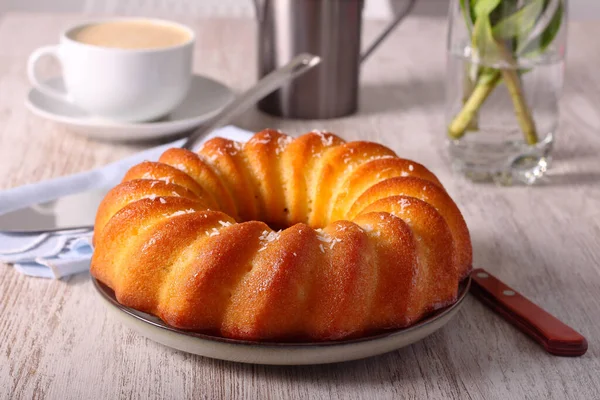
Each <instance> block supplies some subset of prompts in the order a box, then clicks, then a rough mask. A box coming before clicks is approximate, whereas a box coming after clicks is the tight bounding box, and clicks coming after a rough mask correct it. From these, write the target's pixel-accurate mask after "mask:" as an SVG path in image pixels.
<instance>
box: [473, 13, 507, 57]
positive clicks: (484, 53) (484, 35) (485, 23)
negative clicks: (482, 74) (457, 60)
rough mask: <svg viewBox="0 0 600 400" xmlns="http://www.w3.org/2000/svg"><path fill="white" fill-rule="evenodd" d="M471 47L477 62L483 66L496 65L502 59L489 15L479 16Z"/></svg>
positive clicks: (474, 28)
mask: <svg viewBox="0 0 600 400" xmlns="http://www.w3.org/2000/svg"><path fill="white" fill-rule="evenodd" d="M471 47H472V49H473V52H474V53H475V57H476V58H475V61H477V62H479V63H483V64H494V63H495V62H497V61H498V60H499V59H500V54H499V48H498V43H497V42H496V39H494V35H493V34H492V26H491V25H490V19H489V17H488V16H487V15H481V14H480V15H479V16H478V17H477V20H476V21H475V25H474V26H473V33H472V35H471Z"/></svg>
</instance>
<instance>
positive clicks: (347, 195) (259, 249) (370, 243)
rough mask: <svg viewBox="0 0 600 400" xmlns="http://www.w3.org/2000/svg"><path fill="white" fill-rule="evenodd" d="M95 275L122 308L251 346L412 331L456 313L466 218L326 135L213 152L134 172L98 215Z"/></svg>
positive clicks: (401, 174)
mask: <svg viewBox="0 0 600 400" xmlns="http://www.w3.org/2000/svg"><path fill="white" fill-rule="evenodd" d="M94 244H95V251H94V255H93V259H92V265H91V272H92V275H93V276H94V277H96V278H97V279H98V280H99V281H101V282H103V283H104V284H106V285H107V286H109V287H110V288H112V289H113V290H114V291H115V294H116V297H117V300H118V301H119V302H120V303H122V304H123V305H125V306H128V307H132V308H134V309H137V310H140V311H143V312H146V313H150V314H153V315H156V316H158V317H159V318H161V319H162V320H163V321H165V322H166V323H167V324H169V325H171V326H173V327H177V328H181V329H187V330H194V331H202V332H207V333H211V334H216V335H221V336H224V337H228V338H236V339H247V340H310V341H323V340H336V339H343V338H350V337H359V336H363V335H367V334H370V333H374V332H379V331H381V330H384V329H391V328H401V327H406V326H409V325H411V324H413V323H415V322H417V321H418V320H419V319H420V318H422V317H423V316H425V315H426V314H427V313H429V312H431V311H433V310H436V309H438V308H440V307H444V306H447V305H449V304H451V303H453V302H455V301H456V298H457V292H458V284H459V282H460V281H461V280H462V279H463V278H465V277H466V276H467V275H468V273H469V271H470V270H471V257H472V255H471V242H470V238H469V232H468V230H467V226H466V224H465V221H464V220H463V217H462V215H461V213H460V211H459V210H458V208H457V207H456V205H455V204H454V202H453V201H452V199H451V198H450V196H449V195H448V194H447V193H446V191H445V190H444V188H443V187H442V185H441V184H440V182H439V181H438V179H437V178H436V177H435V176H434V175H433V174H432V173H431V172H429V171H428V170H427V169H426V168H425V167H423V166H422V165H420V164H418V163H416V162H414V161H409V160H405V159H402V158H399V157H398V156H396V154H395V153H394V152H393V151H392V150H390V149H389V148H387V147H384V146H382V145H379V144H376V143H370V142H348V143H346V142H344V141H343V140H342V139H340V138H339V137H337V136H335V135H334V134H331V133H320V132H310V133H307V134H305V135H303V136H300V137H298V138H296V139H294V138H292V137H290V136H287V135H285V134H282V133H280V132H277V131H274V130H264V131H262V132H259V133H257V134H256V135H254V136H253V137H252V138H251V139H250V140H249V141H248V142H247V143H245V144H242V143H238V142H234V141H231V140H227V139H223V138H215V139H212V140H210V141H208V142H206V143H205V144H204V146H203V147H202V149H201V150H200V151H199V152H198V153H193V152H190V151H187V150H182V149H177V148H174V149H169V150H167V151H166V152H165V153H164V154H163V155H162V156H161V157H160V159H159V161H158V162H143V163H141V164H139V165H137V166H134V167H133V168H131V169H130V170H129V171H128V173H127V175H126V176H125V178H124V180H123V182H122V183H121V184H119V185H118V186H117V187H115V188H114V189H113V190H112V191H111V192H110V193H109V194H108V195H107V196H106V198H105V199H104V201H103V202H102V204H101V205H100V207H99V209H98V214H97V217H96V225H95V231H94Z"/></svg>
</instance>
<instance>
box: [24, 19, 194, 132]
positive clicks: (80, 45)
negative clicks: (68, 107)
mask: <svg viewBox="0 0 600 400" xmlns="http://www.w3.org/2000/svg"><path fill="white" fill-rule="evenodd" d="M194 39H195V38H194V33H193V32H192V31H191V29H189V28H187V27H185V26H183V25H180V24H177V23H173V22H168V21H163V20H155V19H142V18H133V19H114V20H106V21H98V22H92V23H87V24H83V25H79V26H76V27H73V28H71V29H68V30H67V31H65V32H64V33H63V34H62V35H61V38H60V44H59V45H57V46H48V47H42V48H40V49H37V50H36V51H34V52H33V54H32V55H31V56H30V58H29V62H28V75H29V79H30V80H31V83H32V84H33V85H34V86H35V87H36V88H37V89H38V90H40V91H41V92H42V93H44V94H46V95H48V96H51V97H53V98H55V99H58V100H61V101H66V102H70V103H73V104H75V105H77V106H79V107H80V108H82V109H84V110H86V111H87V112H89V113H90V114H92V115H95V116H98V117H101V118H104V119H110V120H115V121H122V122H141V121H149V120H153V119H157V118H160V117H162V116H164V115H166V114H168V113H169V112H170V111H172V110H173V109H174V108H175V107H177V106H178V105H179V104H180V103H181V102H182V101H183V99H184V98H185V96H186V94H187V91H188V89H189V86H190V83H191V78H192V53H193V46H194ZM46 55H52V56H54V57H56V58H57V59H58V60H59V61H60V64H61V66H62V77H63V80H64V83H65V88H66V91H65V92H61V91H58V90H57V89H55V88H53V87H51V86H49V85H48V84H46V83H44V82H43V81H41V80H40V79H39V78H38V76H37V73H36V68H35V67H36V64H37V62H38V60H39V59H40V58H42V57H43V56H46Z"/></svg>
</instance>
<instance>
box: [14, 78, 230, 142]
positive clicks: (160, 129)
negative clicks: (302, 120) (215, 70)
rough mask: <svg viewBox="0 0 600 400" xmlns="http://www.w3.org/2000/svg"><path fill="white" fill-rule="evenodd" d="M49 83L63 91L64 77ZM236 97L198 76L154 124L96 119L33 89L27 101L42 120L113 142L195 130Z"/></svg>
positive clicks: (220, 85)
mask: <svg viewBox="0 0 600 400" xmlns="http://www.w3.org/2000/svg"><path fill="white" fill-rule="evenodd" d="M47 83H48V84H49V85H50V86H52V87H55V88H59V89H61V90H62V89H63V88H64V83H63V80H62V78H53V79H50V80H48V81H47ZM233 98H234V95H233V92H232V91H231V89H229V88H228V87H227V86H225V85H223V84H222V83H219V82H217V81H214V80H212V79H210V78H206V77H203V76H199V75H194V77H193V78H192V85H191V87H190V91H189V93H188V95H187V97H186V99H185V100H184V101H183V103H181V105H179V106H178V107H177V108H176V109H175V110H174V111H173V112H171V113H170V114H169V115H168V116H166V117H165V118H162V119H160V120H157V121H153V122H142V123H127V122H125V123H120V122H114V121H107V120H103V119H99V118H97V117H93V116H91V115H89V114H87V113H86V112H85V111H83V110H81V109H79V108H78V107H76V106H74V105H73V104H69V103H65V102H62V101H59V100H55V99H53V98H51V97H49V96H46V95H45V94H43V93H41V92H40V91H38V90H37V89H31V90H30V91H29V93H28V95H27V98H26V100H25V105H26V106H27V108H28V109H29V110H30V111H31V112H32V113H34V114H35V115H38V116H40V117H42V118H46V119H49V120H51V121H54V122H56V123H58V124H61V125H64V126H65V127H66V128H67V129H69V130H72V131H74V132H77V133H79V134H82V135H85V136H88V137H91V138H94V139H99V140H113V141H135V140H148V139H155V138H159V137H165V136H170V135H176V134H178V133H181V132H185V131H188V130H190V129H193V128H195V127H197V126H199V125H200V124H202V123H203V122H205V121H207V120H208V119H209V118H211V117H212V116H214V115H216V114H217V113H218V112H219V111H220V110H221V109H223V107H225V106H226V105H227V104H229V103H230V102H231V101H232V100H233Z"/></svg>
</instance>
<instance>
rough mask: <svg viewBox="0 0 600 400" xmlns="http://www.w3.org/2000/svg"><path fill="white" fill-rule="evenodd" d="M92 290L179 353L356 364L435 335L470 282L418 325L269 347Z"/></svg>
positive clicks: (127, 321) (457, 306)
mask: <svg viewBox="0 0 600 400" xmlns="http://www.w3.org/2000/svg"><path fill="white" fill-rule="evenodd" d="M92 281H93V282H94V287H95V288H96V290H97V291H98V293H100V295H101V296H100V297H101V298H102V300H103V301H104V303H105V304H106V305H107V308H108V311H109V313H110V314H111V315H112V316H113V317H115V318H116V319H118V320H119V321H121V322H122V323H123V324H125V325H126V326H128V327H129V328H131V329H133V330H134V331H137V332H138V333H139V334H141V335H142V336H145V337H147V338H148V339H151V340H154V341H155V342H158V343H161V344H164V345H165V346H168V347H172V348H174V349H177V350H181V351H185V352H188V353H193V354H198V355H201V356H205V357H211V358H217V359H221V360H228V361H237V362H244V363H253V364H271V365H303V364H326V363H334V362H340V361H350V360H357V359H360V358H366V357H371V356H376V355H379V354H383V353H387V352H390V351H393V350H396V349H399V348H401V347H404V346H408V345H410V344H412V343H414V342H416V341H418V340H421V339H423V338H425V337H426V336H429V335H431V334H432V333H433V332H435V331H437V330H438V329H440V328H441V327H443V326H444V325H445V324H446V323H447V322H448V321H450V319H452V317H454V316H455V315H456V313H457V312H458V310H459V309H460V307H461V306H462V304H463V302H464V299H465V297H466V295H467V293H468V291H469V286H470V284H471V278H470V277H469V278H468V279H466V280H465V281H464V282H462V283H461V285H460V288H459V294H458V300H457V301H456V303H454V304H453V305H451V306H449V307H446V308H444V309H441V310H438V311H436V312H435V313H433V314H431V315H430V316H428V317H427V318H425V319H424V320H422V321H420V322H418V323H417V324H415V325H413V326H411V327H409V328H405V329H398V330H394V331H389V332H385V333H382V334H378V335H374V336H369V337H365V338H360V339H353V340H343V341H332V342H315V343H271V342H255V341H246V340H235V339H226V338H222V337H218V336H210V335H205V334H201V333H194V332H187V331H183V330H179V329H175V328H172V327H170V326H167V325H166V324H165V323H164V322H162V321H161V320H160V319H158V318H156V317H154V316H151V315H148V314H145V313H142V312H139V311H136V310H134V309H131V308H128V307H125V306H122V305H121V304H119V303H118V302H117V300H116V298H115V296H114V292H113V291H112V290H111V289H110V288H109V287H107V286H105V285H104V284H102V283H101V282H98V281H97V280H96V279H95V278H93V277H92Z"/></svg>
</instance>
